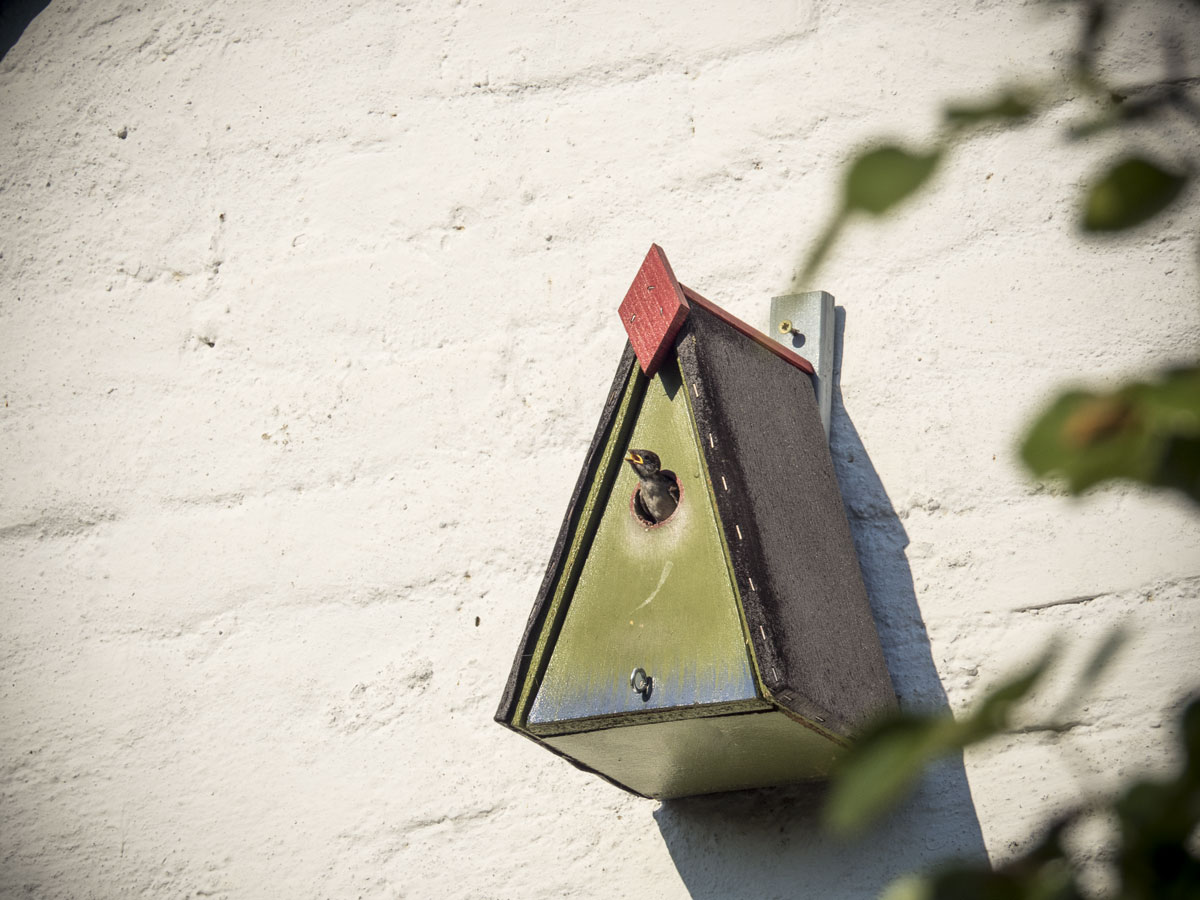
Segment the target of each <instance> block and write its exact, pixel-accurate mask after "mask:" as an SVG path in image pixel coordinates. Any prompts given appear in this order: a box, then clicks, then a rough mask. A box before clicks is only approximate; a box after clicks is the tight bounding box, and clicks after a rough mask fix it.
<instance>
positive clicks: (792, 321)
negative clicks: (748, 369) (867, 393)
mask: <svg viewBox="0 0 1200 900" xmlns="http://www.w3.org/2000/svg"><path fill="white" fill-rule="evenodd" d="M833 330H834V313H833V294H830V293H828V292H826V291H806V292H805V293H803V294H786V295H784V296H782V297H772V298H771V322H770V324H769V325H768V326H767V328H766V332H767V334H769V335H770V336H771V337H772V338H774V339H775V340H776V341H778V342H779V343H781V344H783V346H785V347H787V348H788V349H789V350H793V351H795V352H796V353H799V354H800V355H801V356H803V357H804V358H805V359H807V360H808V361H809V362H810V363H812V366H813V369H814V370H815V372H816V374H815V375H813V387H814V388H815V390H816V392H817V409H819V410H820V412H821V424H822V425H823V426H824V427H825V439H826V440H829V422H830V417H831V415H832V412H833Z"/></svg>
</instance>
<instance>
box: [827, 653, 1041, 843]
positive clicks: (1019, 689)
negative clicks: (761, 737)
mask: <svg viewBox="0 0 1200 900" xmlns="http://www.w3.org/2000/svg"><path fill="white" fill-rule="evenodd" d="M1055 652H1056V649H1055V648H1054V647H1051V649H1050V650H1048V651H1047V652H1046V653H1045V654H1043V656H1042V657H1041V659H1040V660H1038V662H1037V663H1036V664H1035V665H1034V666H1033V667H1032V668H1031V669H1030V670H1028V671H1027V672H1025V673H1023V674H1021V675H1019V676H1017V677H1015V678H1012V679H1010V680H1008V681H1005V682H1003V683H1002V684H1000V685H999V686H998V687H996V688H995V689H993V690H991V691H989V692H988V693H987V695H986V696H984V698H983V700H982V701H981V702H980V703H979V704H978V705H977V706H976V708H975V709H974V710H973V711H972V712H971V713H970V714H968V715H967V716H965V717H964V718H962V719H961V720H955V719H954V718H953V717H951V716H950V715H949V714H942V715H936V716H928V715H916V714H913V713H898V714H896V715H895V716H891V717H889V718H887V719H884V720H882V721H880V722H878V723H876V724H875V725H874V726H873V727H871V728H869V729H868V730H867V731H866V732H864V733H863V734H862V735H861V736H860V737H859V738H858V739H857V740H856V741H855V743H854V745H853V746H851V748H850V749H849V750H848V751H847V753H846V755H845V757H843V759H842V762H841V764H840V765H839V766H838V771H837V773H836V777H835V779H834V782H833V786H832V788H831V789H830V792H829V796H828V798H827V800H826V803H825V810H824V815H825V824H826V826H827V827H829V828H830V829H831V830H833V831H834V832H836V833H838V834H842V835H848V834H853V833H855V832H858V831H861V830H862V829H863V828H865V827H866V826H867V825H869V824H870V823H871V822H872V821H874V820H875V819H877V818H878V817H879V816H881V815H882V814H883V813H885V812H886V811H887V810H888V809H890V808H891V807H892V806H894V805H895V804H896V803H897V802H899V801H900V800H901V799H902V798H903V797H905V796H906V795H907V794H908V793H909V792H910V791H911V790H912V788H913V787H914V786H915V785H916V783H917V780H918V779H919V778H920V777H921V774H922V773H923V772H924V770H925V767H926V766H927V765H929V763H931V762H934V761H935V760H937V759H940V758H941V757H943V756H946V755H948V754H950V753H953V752H955V751H958V750H962V749H963V748H964V747H966V746H968V745H969V744H974V743H978V742H980V741H984V740H987V739H988V738H990V737H993V736H995V735H997V734H999V733H1001V732H1002V731H1004V730H1006V729H1007V728H1008V727H1009V726H1010V724H1011V720H1012V713H1013V710H1014V708H1015V707H1016V705H1017V704H1018V703H1019V702H1020V701H1021V700H1023V699H1024V698H1025V697H1026V696H1027V695H1028V694H1029V692H1030V691H1031V690H1033V688H1034V687H1035V686H1036V685H1037V683H1038V681H1040V680H1041V677H1042V675H1044V674H1045V672H1046V670H1047V669H1048V668H1049V666H1050V662H1051V660H1052V659H1053V657H1054V655H1055Z"/></svg>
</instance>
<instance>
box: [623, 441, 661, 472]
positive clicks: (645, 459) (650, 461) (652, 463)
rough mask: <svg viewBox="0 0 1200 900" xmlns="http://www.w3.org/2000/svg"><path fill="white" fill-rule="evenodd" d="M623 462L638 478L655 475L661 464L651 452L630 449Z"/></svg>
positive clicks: (655, 454)
mask: <svg viewBox="0 0 1200 900" xmlns="http://www.w3.org/2000/svg"><path fill="white" fill-rule="evenodd" d="M625 461H626V462H627V463H629V465H630V466H631V467H632V468H633V471H635V472H637V474H638V478H645V477H647V476H649V475H657V474H658V470H659V469H661V468H662V462H661V461H660V460H659V458H658V454H657V453H655V452H654V451H653V450H634V449H633V448H632V447H630V448H629V452H628V453H626V454H625Z"/></svg>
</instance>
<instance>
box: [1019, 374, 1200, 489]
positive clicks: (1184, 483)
mask: <svg viewBox="0 0 1200 900" xmlns="http://www.w3.org/2000/svg"><path fill="white" fill-rule="evenodd" d="M1021 457H1022V458H1023V459H1024V460H1025V463H1026V465H1028V466H1029V468H1030V469H1031V470H1032V471H1033V473H1034V474H1035V475H1038V476H1039V477H1045V476H1058V477H1061V478H1063V479H1064V480H1065V481H1066V483H1067V487H1068V489H1069V490H1071V491H1072V492H1075V493H1078V492H1079V491H1083V490H1086V489H1087V488H1089V487H1091V486H1092V485H1094V484H1098V483H1100V482H1101V481H1104V480H1106V479H1110V478H1127V479H1132V480H1134V481H1140V482H1142V483H1144V484H1150V485H1156V486H1160V487H1169V488H1175V489H1177V490H1180V491H1182V492H1183V493H1185V494H1187V495H1188V496H1189V497H1191V498H1192V499H1193V500H1195V501H1197V502H1200V367H1196V366H1192V367H1188V368H1181V369H1176V370H1173V371H1169V372H1167V373H1165V374H1164V375H1163V376H1161V377H1160V378H1159V379H1158V380H1156V381H1153V382H1148V383H1147V382H1137V383H1134V384H1127V385H1124V386H1122V387H1120V388H1118V389H1117V390H1115V391H1111V392H1108V393H1093V392H1090V391H1068V392H1066V393H1064V394H1063V395H1061V396H1060V397H1059V398H1058V399H1057V400H1055V401H1054V403H1053V404H1052V405H1051V406H1050V408H1049V409H1047V410H1046V411H1045V412H1043V413H1042V414H1041V415H1040V416H1039V417H1038V418H1037V420H1036V421H1035V422H1034V425H1033V427H1032V428H1031V429H1030V431H1029V434H1028V435H1027V436H1026V438H1025V442H1024V443H1023V444H1022V446H1021Z"/></svg>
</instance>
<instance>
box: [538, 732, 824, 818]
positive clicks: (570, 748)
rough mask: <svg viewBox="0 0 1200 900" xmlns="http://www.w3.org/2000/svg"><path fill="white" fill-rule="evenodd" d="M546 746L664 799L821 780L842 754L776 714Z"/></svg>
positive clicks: (588, 735)
mask: <svg viewBox="0 0 1200 900" xmlns="http://www.w3.org/2000/svg"><path fill="white" fill-rule="evenodd" d="M546 743H547V744H548V745H549V746H551V747H553V748H555V749H556V750H559V751H560V752H562V753H565V754H567V755H568V756H569V757H574V758H575V759H578V760H582V761H583V762H584V763H585V764H586V765H587V766H588V767H589V768H592V769H594V770H596V771H600V772H604V773H605V774H606V775H608V776H609V777H610V779H612V780H613V781H614V783H617V784H621V785H623V786H625V787H626V788H627V789H628V790H632V791H633V792H635V793H638V794H642V795H643V796H646V797H657V798H659V799H669V798H672V797H690V796H693V795H695V794H712V793H716V792H718V791H736V790H743V789H745V788H757V787H766V786H768V785H776V784H790V783H794V782H797V781H807V780H810V779H815V778H823V777H825V776H827V775H828V774H829V772H830V770H831V768H832V767H833V764H834V763H835V762H836V760H837V758H838V756H839V755H840V754H841V752H842V748H841V747H839V746H838V745H837V744H835V743H833V742H832V741H829V740H827V739H825V738H823V737H821V736H820V735H818V734H817V733H816V732H813V731H810V730H809V729H807V728H805V727H804V726H803V725H800V724H798V723H796V722H793V721H791V720H790V719H788V718H787V717H786V716H785V715H784V714H783V713H782V712H780V711H778V710H775V711H773V712H752V713H742V714H740V715H732V716H708V717H704V718H692V719H681V720H677V721H674V722H657V723H655V724H653V725H631V726H626V727H621V728H608V729H605V730H603V731H590V732H583V733H580V734H564V735H559V736H557V737H551V738H547V739H546Z"/></svg>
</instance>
